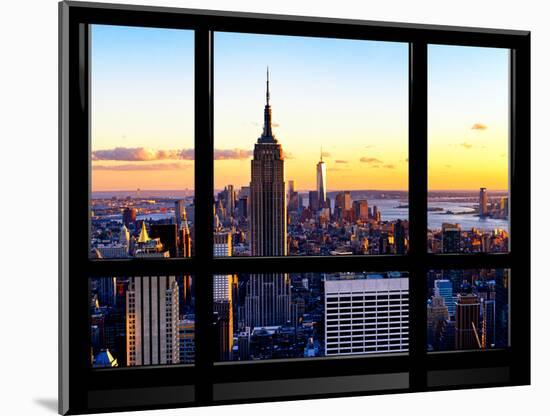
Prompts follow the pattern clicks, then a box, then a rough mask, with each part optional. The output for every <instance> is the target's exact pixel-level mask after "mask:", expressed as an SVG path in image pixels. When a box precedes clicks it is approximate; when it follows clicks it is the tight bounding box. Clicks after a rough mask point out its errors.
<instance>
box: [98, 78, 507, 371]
mask: <svg viewBox="0 0 550 416" xmlns="http://www.w3.org/2000/svg"><path fill="white" fill-rule="evenodd" d="M271 118H272V115H271V105H270V91H269V75H268V78H267V85H266V103H265V107H264V124H263V131H262V134H261V136H260V137H259V138H258V140H257V142H256V143H255V145H254V150H253V158H252V160H251V175H250V183H249V184H247V185H245V186H241V187H240V188H238V189H237V188H236V187H235V186H234V185H231V184H228V185H227V186H225V187H224V189H223V190H220V191H219V192H217V193H216V195H215V198H214V205H213V210H214V233H215V234H214V247H213V253H214V256H218V257H227V256H285V255H297V256H308V255H320V256H330V255H333V256H335V255H384V254H405V253H406V252H407V249H408V224H409V223H408V202H407V192H404V191H369V190H365V191H361V190H341V191H331V192H328V191H327V168H326V161H324V160H323V152H322V151H321V154H320V157H319V161H318V163H317V164H316V166H315V167H312V172H314V173H315V177H316V189H315V190H310V191H298V189H297V187H296V184H295V182H294V181H293V180H288V182H285V159H284V152H283V149H282V145H281V143H280V142H279V140H278V139H277V138H276V137H275V135H274V134H273V131H272V120H271ZM142 193H143V195H142ZM447 198H448V196H447ZM433 202H435V204H436V206H434V205H433ZM433 202H432V204H431V205H430V208H429V211H430V212H429V213H428V214H429V218H430V220H429V224H430V225H429V227H430V230H429V232H428V238H429V241H428V245H429V249H430V251H432V252H436V253H439V252H443V253H458V252H461V253H472V252H502V251H507V250H508V231H507V225H506V223H507V218H508V208H507V207H508V202H507V198H506V196H499V199H498V200H497V199H495V197H492V198H489V196H488V193H487V190H486V189H485V188H481V189H480V191H479V195H478V196H476V200H474V201H472V195H471V193H470V194H466V195H461V196H460V198H455V200H454V201H453V202H454V203H455V204H456V205H458V206H459V207H460V208H459V209H458V210H457V209H454V210H453V209H445V208H443V206H446V205H445V204H448V203H449V199H445V197H443V198H441V195H437V198H436V200H435V201H433ZM439 203H440V204H441V205H442V206H437V204H439ZM464 216H468V217H471V218H474V219H475V220H476V221H477V222H479V223H480V226H479V227H475V226H473V227H471V228H464V229H463V228H462V226H461V222H455V223H453V222H450V221H449V222H446V221H445V220H446V219H447V218H451V219H452V218H456V219H460V218H463V217H464ZM438 217H439V218H438ZM194 218H195V209H194V202H193V195H192V193H189V192H186V193H185V192H181V193H179V195H177V196H175V195H162V193H157V195H156V196H155V195H154V193H152V192H145V191H143V192H142V191H139V190H138V191H137V192H136V193H135V194H134V195H131V194H127V195H121V194H120V193H119V194H115V193H113V194H112V195H109V194H108V193H104V194H103V195H96V196H92V200H91V234H90V235H91V241H90V256H91V257H92V258H97V259H101V258H126V257H138V258H147V257H160V258H167V257H191V256H192V255H193V252H194V251H193V250H194V245H193V241H194V232H195V230H194ZM438 221H440V222H438ZM483 221H488V222H489V223H490V224H493V223H492V222H491V221H497V222H498V223H499V224H501V225H502V227H501V228H494V229H488V228H486V227H483V224H484V223H483ZM213 279H214V293H213V297H214V313H215V328H214V329H215V331H216V334H217V335H216V339H217V340H218V348H217V357H215V358H216V360H218V361H232V360H235V361H239V360H241V361H247V360H262V359H278V358H308V357H323V356H331V355H346V354H372V353H383V352H384V353H388V352H406V351H407V350H408V331H409V309H408V293H409V288H408V286H409V285H408V274H407V273H406V272H386V273H363V272H356V273H332V274H324V273H301V274H294V273H266V274H239V275H215V276H213ZM428 280H429V287H430V288H431V289H430V293H428V296H429V299H428V303H427V308H428V321H429V323H428V333H429V337H428V338H429V345H428V348H429V349H430V350H445V349H454V348H456V349H471V348H479V349H485V348H493V347H498V346H503V345H505V341H504V339H505V338H506V336H507V327H506V322H507V295H506V294H505V290H507V287H508V277H507V273H505V272H500V271H477V272H476V271H446V272H442V271H432V272H430V274H429V276H428ZM432 288H433V289H432ZM90 293H91V303H90V314H91V340H92V351H91V363H92V366H94V367H122V366H135V365H153V364H171V363H172V364H175V363H179V364H189V363H193V360H194V297H193V279H192V277H191V276H154V277H127V278H120V277H106V278H99V279H92V280H91V292H90ZM491 305H492V306H491Z"/></svg>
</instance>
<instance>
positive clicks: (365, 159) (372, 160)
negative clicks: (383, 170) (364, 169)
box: [359, 157, 382, 164]
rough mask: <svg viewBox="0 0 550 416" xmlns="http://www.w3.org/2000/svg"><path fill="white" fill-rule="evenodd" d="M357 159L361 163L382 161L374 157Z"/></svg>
mask: <svg viewBox="0 0 550 416" xmlns="http://www.w3.org/2000/svg"><path fill="white" fill-rule="evenodd" d="M359 161H360V162H363V163H370V164H373V163H382V161H381V160H380V159H377V158H375V157H362V158H361V159H359Z"/></svg>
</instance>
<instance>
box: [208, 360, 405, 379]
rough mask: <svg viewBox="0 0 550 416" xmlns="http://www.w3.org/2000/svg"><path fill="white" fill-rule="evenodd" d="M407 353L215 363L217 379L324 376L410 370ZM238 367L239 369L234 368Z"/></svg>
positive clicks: (215, 377) (215, 376) (214, 374)
mask: <svg viewBox="0 0 550 416" xmlns="http://www.w3.org/2000/svg"><path fill="white" fill-rule="evenodd" d="M410 361H411V360H410V356H409V355H408V354H407V353H389V354H383V353H377V354H364V355H360V356H359V355H357V356H345V355H342V356H338V357H323V358H319V359H311V358H309V359H303V360H300V359H298V360H296V359H289V360H281V359H278V360H270V361H267V362H266V361H249V362H240V361H233V362H224V363H223V364H222V363H219V364H218V363H216V365H214V370H213V377H214V382H215V383H218V382H226V381H250V380H255V379H257V380H265V379H266V378H269V379H273V380H276V379H285V378H286V379H290V378H302V377H304V374H307V375H308V377H310V376H313V377H323V376H325V377H326V376H328V375H334V374H338V375H353V374H365V372H366V371H368V373H369V374H376V373H388V372H389V373H391V372H396V371H409V369H410V366H411V362H410ZM235 370H238V371H235Z"/></svg>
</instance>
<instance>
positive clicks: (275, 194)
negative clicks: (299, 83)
mask: <svg viewBox="0 0 550 416" xmlns="http://www.w3.org/2000/svg"><path fill="white" fill-rule="evenodd" d="M251 179H252V180H251V182H250V195H251V204H250V208H251V212H250V220H251V221H250V240H251V250H252V255H253V256H284V255H286V254H287V242H286V235H287V229H286V206H285V198H286V195H285V179H284V158H283V149H282V147H281V145H280V144H279V143H278V141H277V139H276V138H275V136H274V135H273V132H272V129H271V106H270V105H269V72H268V73H267V90H266V104H265V108H264V129H263V133H262V135H261V136H260V138H259V139H258V141H257V143H256V144H255V146H254V158H253V159H252V178H251Z"/></svg>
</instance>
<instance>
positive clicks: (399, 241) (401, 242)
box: [394, 220, 406, 254]
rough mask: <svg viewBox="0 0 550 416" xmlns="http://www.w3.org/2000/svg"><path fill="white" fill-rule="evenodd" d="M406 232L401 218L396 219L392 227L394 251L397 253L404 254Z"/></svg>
mask: <svg viewBox="0 0 550 416" xmlns="http://www.w3.org/2000/svg"><path fill="white" fill-rule="evenodd" d="M405 235H406V232H405V224H404V223H403V221H401V220H397V222H396V223H395V228H394V239H395V252H396V253H397V254H405V251H406V237H405Z"/></svg>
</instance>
